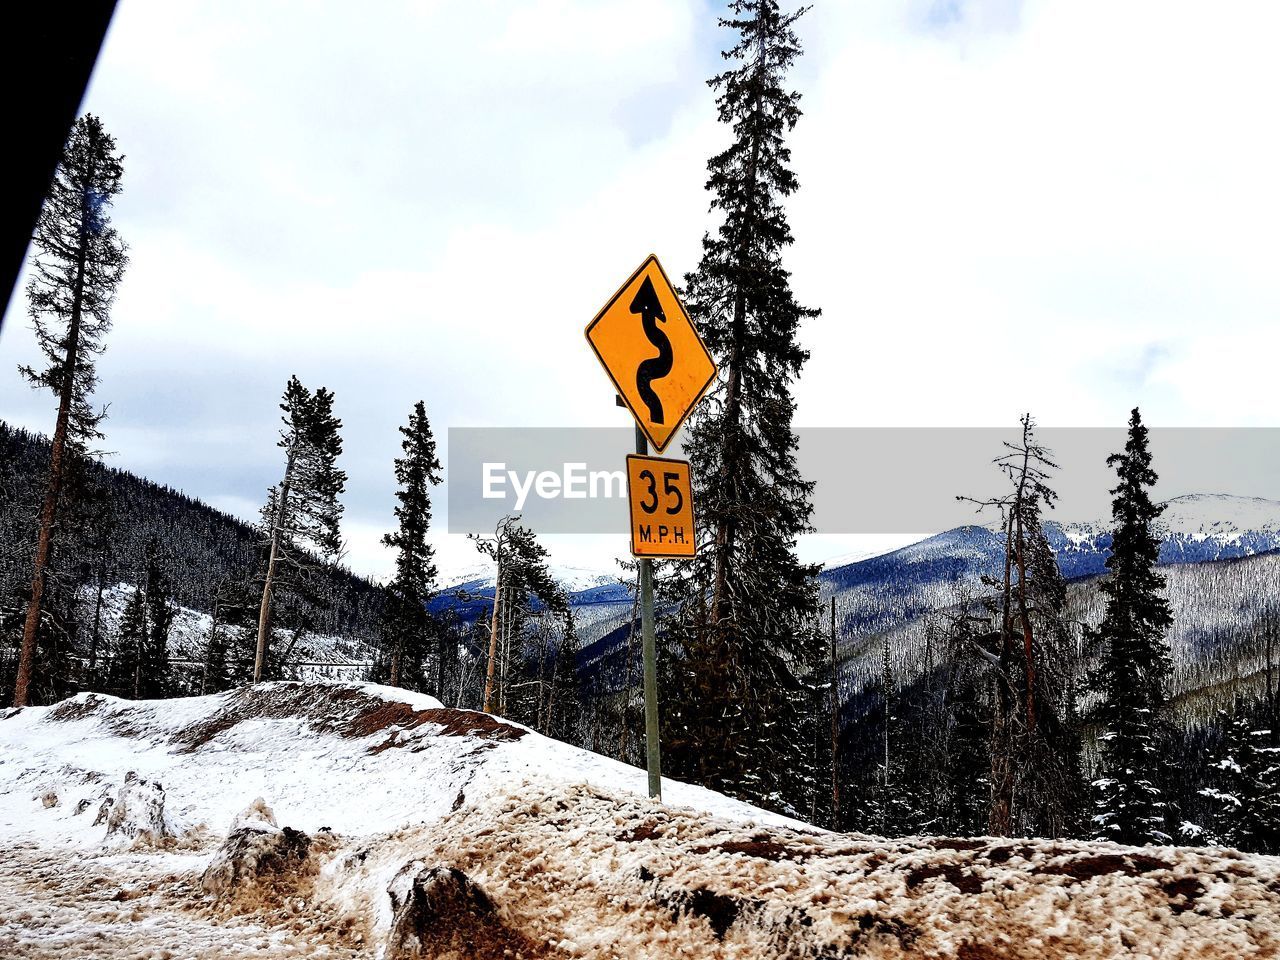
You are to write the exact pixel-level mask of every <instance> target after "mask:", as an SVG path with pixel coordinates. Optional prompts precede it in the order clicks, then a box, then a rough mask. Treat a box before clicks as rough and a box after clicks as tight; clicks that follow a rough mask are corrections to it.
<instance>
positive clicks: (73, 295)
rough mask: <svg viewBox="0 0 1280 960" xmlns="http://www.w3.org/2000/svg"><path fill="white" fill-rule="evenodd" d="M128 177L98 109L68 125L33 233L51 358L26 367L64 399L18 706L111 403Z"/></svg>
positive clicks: (33, 287) (33, 302) (35, 309)
mask: <svg viewBox="0 0 1280 960" xmlns="http://www.w3.org/2000/svg"><path fill="white" fill-rule="evenodd" d="M123 175H124V166H123V157H121V156H120V155H119V154H118V153H117V152H116V143H115V140H114V139H112V137H111V136H110V135H109V134H107V132H106V131H105V130H104V129H103V127H102V123H101V121H99V120H98V118H97V117H94V116H92V115H91V114H86V115H85V116H84V117H81V118H80V119H79V120H78V121H76V124H75V126H74V127H72V129H71V136H70V138H69V139H68V141H67V144H66V147H65V148H64V150H63V155H62V161H61V163H60V164H59V165H58V169H57V171H56V173H55V174H54V178H53V182H52V184H50V187H49V195H48V196H47V197H46V198H45V203H44V207H43V209H42V210H41V212H40V219H39V220H38V221H37V223H36V230H35V235H34V236H33V237H32V246H33V248H34V249H35V257H34V259H33V261H32V264H31V271H32V276H31V279H30V281H29V282H28V284H27V301H28V306H29V309H30V313H31V321H32V326H33V328H34V330H35V334H36V340H37V341H38V343H39V346H40V351H41V353H43V354H44V358H45V364H46V365H45V366H44V367H42V368H41V369H35V368H32V367H23V368H22V373H23V375H24V376H26V378H27V379H28V380H29V381H30V382H31V383H32V385H33V386H35V387H38V388H45V389H48V390H50V391H51V392H52V393H54V394H55V395H56V396H57V397H58V415H57V419H56V420H55V422H54V429H53V441H52V452H51V455H50V459H49V475H48V481H47V483H46V485H45V491H44V498H43V505H42V506H41V509H40V521H39V533H38V536H37V540H36V550H35V560H34V567H33V572H32V577H31V595H30V599H29V601H28V604H27V613H26V619H25V621H24V624H23V631H22V648H21V653H20V655H19V661H18V672H17V679H16V682H15V684H14V694H13V702H14V705H15V706H25V705H26V704H27V702H28V697H29V688H30V686H31V679H32V672H33V670H34V669H35V658H36V647H37V639H38V636H37V635H38V633H39V631H40V626H41V604H42V601H43V599H44V591H45V581H46V576H47V573H48V568H49V565H50V562H51V556H52V553H53V547H54V544H53V539H54V532H55V522H56V519H57V515H58V512H59V510H60V509H62V507H63V506H64V492H65V491H64V489H63V487H64V481H65V478H66V473H67V469H68V464H69V462H70V461H73V460H75V459H76V458H78V457H84V456H85V455H86V454H87V452H88V444H89V443H91V442H92V441H94V440H96V439H99V438H100V437H101V436H102V434H101V433H100V431H99V429H98V426H99V424H100V423H101V422H102V419H103V417H104V416H105V411H100V410H95V409H94V408H93V407H92V405H91V403H90V398H91V396H92V394H93V389H94V387H95V386H96V384H97V374H96V372H95V365H94V360H95V358H96V357H97V356H98V355H100V354H101V353H102V351H103V350H104V349H105V342H104V341H105V338H106V335H107V332H108V330H109V329H110V326H111V304H112V301H113V300H114V299H115V292H116V287H117V286H119V284H120V280H121V278H122V277H123V275H124V268H125V266H126V264H127V263H128V258H127V257H126V256H125V245H124V242H123V241H122V240H121V239H120V237H119V234H117V233H116V230H115V228H113V227H112V226H111V221H110V219H109V217H108V216H107V211H108V210H109V208H110V206H111V203H112V200H113V199H114V198H115V196H116V195H117V194H119V193H120V190H121V182H120V181H121V178H122V177H123Z"/></svg>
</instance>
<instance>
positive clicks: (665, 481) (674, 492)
mask: <svg viewBox="0 0 1280 960" xmlns="http://www.w3.org/2000/svg"><path fill="white" fill-rule="evenodd" d="M640 479H641V480H643V481H645V482H646V483H647V484H648V486H649V489H648V491H647V492H646V496H647V497H648V499H647V500H641V501H640V509H641V510H643V511H644V512H645V513H657V511H658V480H657V478H656V477H655V476H654V475H653V471H652V470H641V471H640ZM679 479H680V474H678V473H673V472H672V471H670V470H666V471H663V474H662V493H663V495H664V496H665V497H666V498H667V499H668V500H671V499H674V500H675V503H674V504H670V503H669V504H668V506H667V513H668V515H675V514H677V513H679V512H680V511H681V510H683V509H684V495H683V494H681V493H680V488H679V487H678V486H676V484H675V481H676V480H679Z"/></svg>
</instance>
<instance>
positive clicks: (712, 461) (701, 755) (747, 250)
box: [663, 0, 827, 814]
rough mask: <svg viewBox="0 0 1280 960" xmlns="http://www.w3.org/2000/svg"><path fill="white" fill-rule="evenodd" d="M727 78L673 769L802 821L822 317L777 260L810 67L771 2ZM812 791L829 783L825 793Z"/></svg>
mask: <svg viewBox="0 0 1280 960" xmlns="http://www.w3.org/2000/svg"><path fill="white" fill-rule="evenodd" d="M729 9H730V11H731V14H732V16H731V17H730V18H728V19H724V20H721V21H720V22H721V25H722V26H724V27H728V28H730V29H732V30H734V31H736V32H737V35H738V36H737V41H736V42H735V43H734V44H733V46H732V47H731V48H730V49H729V50H728V51H727V52H726V53H725V57H726V59H728V60H730V61H732V62H733V64H734V65H733V66H732V67H731V68H730V69H728V70H726V71H725V72H724V73H721V74H719V75H718V76H716V77H713V78H712V79H711V81H710V85H711V86H712V88H713V89H715V90H716V91H717V93H718V99H717V101H716V102H717V107H718V111H719V118H720V120H721V122H722V123H724V124H727V125H728V126H729V127H730V128H731V129H732V131H733V140H732V142H731V143H730V145H729V146H728V147H727V148H726V149H725V150H724V151H723V152H721V153H719V154H717V155H716V156H714V157H712V158H711V160H710V161H709V163H708V170H709V172H710V177H709V180H708V182H707V186H708V189H709V190H710V191H711V193H712V201H711V208H712V210H713V211H715V212H717V213H719V214H720V215H721V216H722V221H721V223H720V226H719V228H718V229H717V230H716V232H715V233H714V234H708V235H707V236H706V237H704V239H703V254H702V259H701V261H700V263H699V265H698V268H697V270H695V271H694V272H693V273H691V274H689V275H688V276H687V277H686V290H685V295H686V303H687V305H688V307H689V310H690V313H691V314H692V315H693V317H694V318H695V321H696V322H697V324H698V327H699V330H700V331H701V333H702V335H703V337H704V338H705V340H706V342H707V345H708V347H709V348H710V350H711V351H712V353H713V354H714V355H715V356H716V357H717V358H718V359H719V362H720V368H721V379H720V382H719V383H718V384H717V385H716V386H715V388H714V389H713V391H712V393H711V394H709V396H708V398H707V400H706V401H704V402H703V404H702V405H701V406H700V408H699V410H698V412H697V414H696V415H695V418H694V419H693V420H692V422H691V425H690V429H689V437H688V440H687V442H686V443H685V449H686V450H687V451H688V452H689V455H690V459H691V461H692V465H693V476H694V478H695V483H696V485H697V488H698V489H697V501H698V508H699V522H700V526H701V529H700V531H699V539H700V550H699V556H698V558H697V560H696V561H693V562H691V563H690V564H688V565H686V566H685V567H684V569H683V571H682V578H683V589H682V590H681V591H680V593H681V594H682V600H683V602H682V604H681V606H680V615H679V618H678V620H677V621H676V622H675V623H673V624H671V625H670V626H668V627H667V631H668V633H669V635H670V637H671V639H672V640H673V641H674V643H675V644H676V649H675V650H673V653H672V662H671V663H670V664H667V665H665V666H664V670H665V671H666V677H667V684H666V686H667V689H666V690H665V692H664V693H663V704H664V710H665V711H666V716H665V717H664V745H663V750H664V754H665V757H664V762H665V763H666V764H667V766H668V767H669V768H670V770H671V772H672V773H673V775H675V776H683V777H686V778H690V779H694V780H696V781H698V782H699V783H702V784H704V785H707V786H711V787H714V788H716V789H720V790H725V791H727V792H729V793H732V794H734V795H736V796H739V797H743V798H746V799H751V800H754V801H756V802H760V803H763V804H765V805H767V806H771V807H774V808H776V809H789V810H794V811H797V812H798V813H801V814H802V812H803V811H807V810H808V809H809V807H810V803H809V794H810V793H811V792H812V791H813V790H816V789H823V788H824V784H825V779H826V777H825V772H823V774H822V776H821V778H820V777H819V776H818V771H815V770H813V769H811V766H812V765H811V764H809V763H807V762H806V757H808V756H809V755H810V754H811V752H812V744H813V743H814V742H815V739H816V737H817V736H818V731H817V730H816V729H812V727H814V725H816V724H819V723H824V721H826V719H827V718H825V717H819V716H814V715H813V712H814V711H813V709H812V705H813V704H814V703H815V702H817V701H818V700H819V699H820V698H819V697H817V696H815V693H814V689H813V687H814V685H815V684H819V683H820V682H821V677H822V673H821V671H822V665H823V663H824V661H825V659H826V644H825V638H824V637H823V636H822V635H821V633H820V632H819V631H818V629H817V628H816V608H817V590H816V582H815V574H816V568H814V567H810V566H806V565H804V564H801V563H800V562H799V561H798V560H797V559H796V556H795V552H794V547H795V543H796V539H797V537H798V536H799V535H800V534H801V533H804V532H805V531H806V530H808V529H809V520H810V515H811V511H812V508H811V504H810V497H811V495H812V490H813V485H812V484H811V483H809V482H806V481H805V480H803V479H802V478H801V477H800V475H799V472H798V470H797V467H796V459H795V452H796V437H795V433H794V431H793V429H792V417H793V413H794V402H793V400H792V397H791V385H792V383H793V382H794V381H795V380H796V378H797V377H798V376H799V374H800V369H801V367H802V365H803V364H804V361H805V360H806V359H807V356H808V354H807V352H806V351H805V350H803V349H802V348H801V347H800V346H799V344H798V343H797V340H796V336H797V332H798V329H799V326H800V324H801V322H802V321H803V320H806V319H810V318H813V317H816V316H817V315H818V311H816V310H812V309H807V308H805V307H802V306H800V305H799V304H798V303H797V302H796V301H795V299H794V297H793V295H792V292H791V288H790V282H789V278H790V274H789V272H788V271H787V270H786V269H785V268H784V267H783V265H782V252H783V250H784V249H785V248H786V247H787V246H789V245H790V244H791V242H792V234H791V228H790V226H789V225H788V223H787V218H786V214H785V211H784V209H783V206H782V202H783V200H784V199H785V198H786V197H787V196H789V195H790V194H792V193H793V192H794V191H795V189H796V187H797V182H796V178H795V176H794V174H793V173H792V172H791V170H790V169H789V166H788V165H789V163H790V150H789V149H788V148H787V146H786V143H785V138H786V135H787V134H788V133H789V132H790V131H791V129H792V128H793V127H794V126H795V124H796V122H797V120H798V119H799V118H800V109H799V106H798V101H799V94H797V93H794V92H791V91H788V90H787V89H785V87H784V80H785V76H786V73H787V71H788V69H789V68H790V67H791V65H792V63H793V62H794V61H795V59H796V57H797V56H799V54H800V44H799V41H798V39H797V37H796V34H795V31H794V30H793V25H794V23H795V21H796V19H797V18H798V17H799V16H800V15H801V14H802V13H803V10H801V11H797V12H795V13H790V14H786V15H784V14H783V13H781V12H780V10H779V6H778V3H777V2H776V0H734V2H732V3H730V4H729ZM819 779H822V780H823V783H822V784H820V783H819V782H818V781H819Z"/></svg>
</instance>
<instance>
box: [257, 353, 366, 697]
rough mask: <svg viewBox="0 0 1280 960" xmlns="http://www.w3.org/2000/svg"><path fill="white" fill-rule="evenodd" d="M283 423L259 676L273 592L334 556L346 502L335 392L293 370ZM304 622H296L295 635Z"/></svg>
mask: <svg viewBox="0 0 1280 960" xmlns="http://www.w3.org/2000/svg"><path fill="white" fill-rule="evenodd" d="M280 409H281V410H282V411H283V412H284V416H283V417H282V418H281V420H282V421H283V423H284V427H283V429H282V430H281V431H280V440H279V443H278V446H279V447H280V448H281V449H282V450H284V451H285V468H284V476H283V477H282V478H281V481H280V483H279V484H278V485H277V486H274V487H272V488H271V490H270V491H268V494H267V504H266V506H265V507H264V508H263V528H264V532H265V533H266V539H267V557H266V569H265V571H264V574H263V585H262V602H261V604H260V606H259V611H258V641H257V650H256V655H255V657H254V667H253V679H254V682H255V683H257V682H258V681H260V680H262V679H264V676H265V673H266V670H267V647H268V641H269V638H270V633H271V615H272V600H273V596H274V594H275V592H276V591H277V590H278V589H279V588H280V587H282V586H283V587H292V588H293V589H295V590H297V589H299V588H300V587H304V586H305V585H306V578H307V576H308V574H309V573H310V572H311V568H312V567H313V566H314V565H315V563H316V562H317V560H318V561H319V562H321V563H332V562H335V561H336V560H337V558H338V556H339V555H340V554H341V552H342V535H341V532H340V530H339V523H340V522H341V520H342V504H341V502H340V501H339V500H338V497H339V496H340V495H341V494H342V491H343V490H344V489H345V488H346V482H347V475H346V474H345V473H343V472H342V471H341V470H339V469H338V466H337V461H338V457H339V456H340V455H341V454H342V435H341V433H340V432H339V431H340V430H341V429H342V421H341V420H339V419H338V418H337V417H336V416H334V414H333V394H332V393H330V392H329V391H328V390H326V389H325V388H324V387H320V388H319V389H317V390H316V391H315V393H314V394H313V393H312V392H311V391H310V390H308V389H307V388H306V387H304V386H303V385H302V383H301V382H300V381H299V380H298V378H297V377H296V376H295V377H290V378H289V383H288V384H287V386H286V387H285V391H284V399H283V401H282V402H281V404H280ZM301 629H302V627H301V626H298V627H295V639H296V636H297V631H300V630H301Z"/></svg>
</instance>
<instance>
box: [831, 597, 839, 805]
mask: <svg viewBox="0 0 1280 960" xmlns="http://www.w3.org/2000/svg"><path fill="white" fill-rule="evenodd" d="M831 829H832V830H839V829H840V672H839V666H838V665H837V664H836V596H835V594H834V593H832V594H831Z"/></svg>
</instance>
